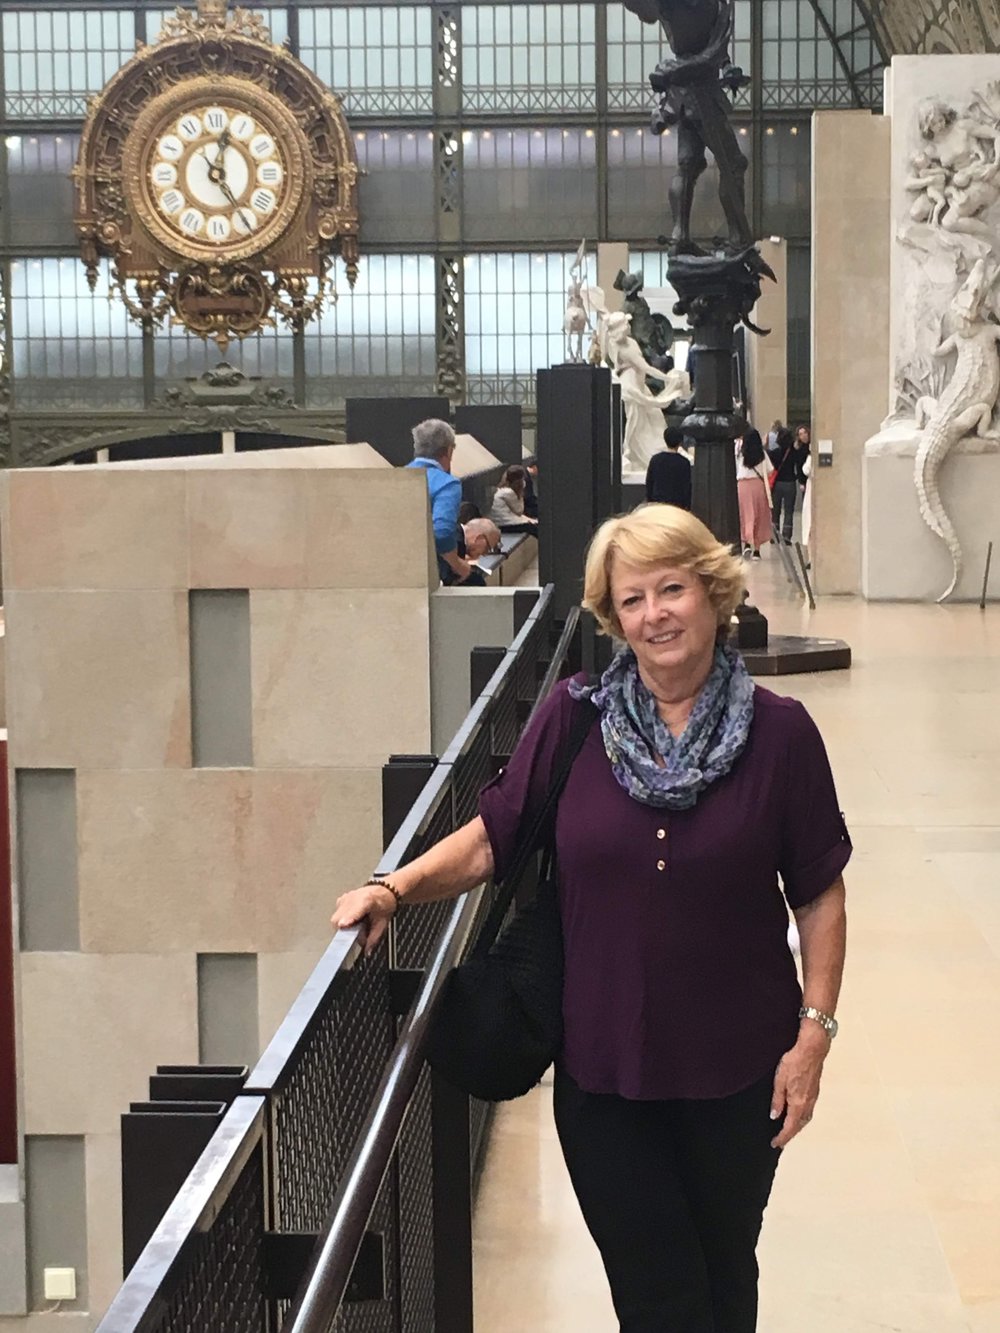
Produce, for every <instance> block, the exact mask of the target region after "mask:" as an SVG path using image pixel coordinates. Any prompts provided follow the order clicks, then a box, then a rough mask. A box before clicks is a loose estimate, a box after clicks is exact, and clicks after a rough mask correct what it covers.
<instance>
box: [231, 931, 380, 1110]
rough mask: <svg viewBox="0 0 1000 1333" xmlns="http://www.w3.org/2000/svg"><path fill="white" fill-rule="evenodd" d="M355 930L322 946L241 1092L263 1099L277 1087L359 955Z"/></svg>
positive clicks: (339, 933)
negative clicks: (327, 1000) (316, 961)
mask: <svg viewBox="0 0 1000 1333" xmlns="http://www.w3.org/2000/svg"><path fill="white" fill-rule="evenodd" d="M360 935H361V931H360V930H359V929H358V927H356V926H355V927H354V928H353V929H351V930H340V931H338V932H337V934H336V935H334V937H333V939H332V940H331V941H330V943H329V944H328V945H327V946H326V949H325V950H324V952H323V956H322V958H321V959H320V960H319V962H318V963H317V964H316V966H315V967H314V968H313V970H312V972H311V973H310V974H309V978H308V980H307V981H306V983H305V985H304V986H303V987H302V989H301V990H300V991H299V993H298V995H297V996H296V997H295V999H294V1000H293V1001H292V1006H291V1008H290V1009H289V1010H288V1012H287V1013H286V1014H285V1017H284V1018H283V1019H282V1020H281V1023H280V1024H279V1026H278V1030H277V1032H275V1034H274V1036H273V1037H272V1038H271V1040H270V1041H269V1042H268V1043H267V1046H266V1047H265V1049H264V1051H263V1052H262V1053H261V1057H260V1059H259V1060H258V1061H257V1063H256V1065H254V1067H253V1069H252V1070H251V1071H250V1073H249V1074H248V1075H247V1081H246V1083H244V1085H243V1092H246V1093H261V1094H262V1095H264V1096H266V1095H267V1094H268V1093H270V1092H273V1091H274V1090H275V1089H276V1088H278V1087H280V1085H281V1082H282V1079H283V1078H284V1076H285V1074H286V1073H287V1070H288V1067H289V1065H290V1063H291V1060H292V1058H293V1056H294V1055H295V1052H296V1050H297V1049H298V1047H299V1046H300V1045H301V1044H302V1042H303V1041H305V1039H306V1038H307V1037H308V1035H309V1033H310V1031H311V1029H312V1026H313V1024H314V1023H315V1022H316V1021H317V1020H318V1019H319V1017H320V1015H321V1014H322V1011H323V1006H324V1004H325V1002H326V998H327V996H328V995H329V993H330V987H331V986H333V985H334V984H335V983H336V981H337V979H338V978H339V977H340V976H342V975H343V973H344V972H347V971H349V970H350V969H351V968H352V967H353V966H354V964H355V962H356V961H357V959H358V956H359V955H360V953H361V946H360V943H359V938H360Z"/></svg>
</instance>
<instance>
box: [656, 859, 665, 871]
mask: <svg viewBox="0 0 1000 1333" xmlns="http://www.w3.org/2000/svg"><path fill="white" fill-rule="evenodd" d="M656 868H657V870H666V868H667V863H666V861H657V863H656Z"/></svg>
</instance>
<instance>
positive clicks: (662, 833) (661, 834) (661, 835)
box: [656, 828, 667, 838]
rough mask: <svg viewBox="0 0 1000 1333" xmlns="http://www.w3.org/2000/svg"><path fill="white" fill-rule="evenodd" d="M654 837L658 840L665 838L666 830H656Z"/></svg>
mask: <svg viewBox="0 0 1000 1333" xmlns="http://www.w3.org/2000/svg"><path fill="white" fill-rule="evenodd" d="M656 836H657V837H658V838H665V837H666V836H667V830H666V829H665V828H658V829H657V830H656Z"/></svg>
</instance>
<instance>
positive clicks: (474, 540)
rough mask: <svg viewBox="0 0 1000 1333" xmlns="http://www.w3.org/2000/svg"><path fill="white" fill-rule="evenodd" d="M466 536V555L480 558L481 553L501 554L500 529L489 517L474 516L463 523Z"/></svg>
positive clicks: (474, 558) (470, 558)
mask: <svg viewBox="0 0 1000 1333" xmlns="http://www.w3.org/2000/svg"><path fill="white" fill-rule="evenodd" d="M462 532H463V534H464V536H465V557H466V559H467V560H478V559H479V557H480V556H481V555H499V553H500V529H499V528H498V527H497V525H496V524H495V523H494V522H492V520H491V519H488V518H472V519H470V520H469V522H468V523H463V524H462Z"/></svg>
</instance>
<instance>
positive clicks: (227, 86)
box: [74, 0, 359, 348]
mask: <svg viewBox="0 0 1000 1333" xmlns="http://www.w3.org/2000/svg"><path fill="white" fill-rule="evenodd" d="M357 178H358V168H357V161H356V158H355V155H354V144H353V140H352V138H351V134H350V130H349V128H348V125H347V122H346V120H345V118H344V115H343V111H342V109H341V106H340V102H339V101H338V99H337V98H336V97H335V96H334V95H333V94H332V93H331V92H330V91H329V90H328V89H327V88H325V87H324V86H323V84H322V83H321V82H320V81H319V79H317V78H316V76H315V75H314V74H313V73H312V72H311V71H310V70H308V69H306V67H305V66H304V65H302V64H300V62H299V61H297V60H295V59H294V57H293V56H292V55H291V54H290V52H288V51H287V50H285V49H284V48H283V47H278V46H274V45H273V44H272V43H271V42H270V39H269V37H268V34H267V30H266V28H264V26H263V23H262V21H261V19H260V18H258V17H257V16H255V15H252V14H249V13H247V12H246V11H245V10H243V9H236V10H235V11H234V12H233V13H232V14H231V15H227V12H226V3H225V0H199V3H198V13H197V14H194V13H192V12H186V11H184V10H178V11H177V15H176V17H174V18H172V19H169V20H168V21H167V24H166V25H165V28H164V32H163V35H162V37H161V39H160V41H159V42H158V43H157V44H156V45H155V46H153V47H143V48H140V50H139V52H138V54H137V55H136V56H135V57H134V59H132V60H131V61H130V62H129V63H128V64H127V65H125V66H124V67H123V68H122V69H121V70H119V72H118V73H117V74H116V75H115V76H114V77H113V78H112V79H111V81H110V83H109V84H108V85H107V87H106V88H105V89H104V92H103V93H101V94H100V96H99V97H98V98H96V99H95V100H94V102H93V104H92V105H91V108H90V112H89V115H88V117H87V122H86V125H85V126H84V132H83V138H82V141H81V144H80V158H79V162H78V164H77V167H76V169H75V171H74V179H75V182H76V190H77V208H76V225H77V230H78V233H79V236H80V240H81V248H82V254H83V259H84V263H85V264H86V266H87V274H88V278H89V280H90V285H91V288H92V289H93V288H94V287H95V286H96V282H97V276H98V269H99V261H100V259H101V258H102V257H106V258H108V259H109V260H110V261H111V277H112V290H113V291H114V292H116V293H117V294H118V295H120V296H121V297H122V299H123V300H124V301H125V303H126V305H127V306H128V309H129V312H130V313H131V315H132V316H133V318H134V319H136V320H137V321H139V322H140V323H142V324H144V325H150V324H157V323H161V322H162V321H163V320H165V319H166V318H168V317H173V318H174V319H175V320H176V321H179V322H181V323H182V324H184V325H186V326H187V328H189V329H190V330H191V331H192V332H194V333H198V334H200V335H201V336H202V337H211V338H214V339H215V340H216V341H217V342H218V343H219V345H220V347H222V348H225V347H226V345H227V344H228V342H229V341H230V339H231V338H233V337H237V338H242V337H246V336H247V335H248V334H250V333H256V332H258V331H259V330H260V329H261V328H262V327H263V326H264V325H266V324H273V323H274V320H275V317H278V318H281V319H282V320H284V321H285V322H286V323H288V324H291V325H292V326H294V327H298V326H301V324H302V323H303V322H305V321H306V320H307V319H310V318H312V317H313V316H314V315H315V314H317V313H318V311H319V310H320V309H321V308H322V305H323V303H324V302H325V301H326V300H328V299H330V298H331V296H332V297H334V298H335V295H336V288H335V285H334V284H333V281H332V275H331V270H332V265H333V262H334V260H335V258H336V256H337V255H338V254H340V255H341V256H342V258H343V259H344V262H345V264H346V268H347V277H348V280H349V282H350V284H351V286H352V287H353V285H354V280H355V278H356V277H357V266H358V226H359V219H358V208H357ZM130 284H131V290H130Z"/></svg>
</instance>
